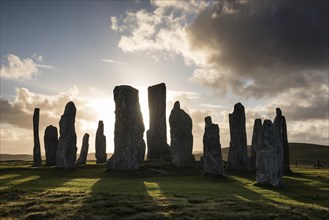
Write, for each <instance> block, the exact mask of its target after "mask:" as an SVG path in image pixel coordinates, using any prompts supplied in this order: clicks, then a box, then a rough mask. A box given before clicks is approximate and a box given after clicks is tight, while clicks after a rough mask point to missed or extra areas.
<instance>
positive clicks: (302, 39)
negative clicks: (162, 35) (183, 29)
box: [189, 1, 328, 98]
mask: <svg viewBox="0 0 329 220" xmlns="http://www.w3.org/2000/svg"><path fill="white" fill-rule="evenodd" d="M189 38H190V43H191V46H192V48H193V49H194V50H199V51H203V52H204V53H205V54H207V62H208V64H209V66H208V68H211V69H215V70H216V71H217V72H216V73H215V74H214V73H212V76H211V77H209V75H208V74H206V73H204V74H199V75H198V74H195V75H194V78H195V79H197V80H198V81H200V82H201V83H203V84H205V85H207V86H211V87H214V88H216V89H229V88H230V89H232V90H233V91H234V92H235V93H237V94H239V95H244V96H253V97H258V98H260V97H263V96H266V95H273V94H277V93H278V92H282V91H284V90H286V89H289V88H291V87H293V88H302V87H304V88H308V87H309V86H310V84H309V81H310V80H313V81H315V80H317V81H318V82H319V83H328V2H327V1H241V2H239V1H220V2H218V4H217V5H216V7H215V8H213V9H212V10H206V11H203V12H202V13H201V14H200V15H199V16H198V17H197V18H196V19H195V21H194V23H193V24H192V25H191V26H190V29H189Z"/></svg>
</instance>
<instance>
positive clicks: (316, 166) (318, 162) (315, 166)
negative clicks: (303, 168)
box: [313, 159, 323, 169]
mask: <svg viewBox="0 0 329 220" xmlns="http://www.w3.org/2000/svg"><path fill="white" fill-rule="evenodd" d="M313 168H318V169H320V168H323V166H322V165H321V163H320V161H319V159H317V160H316V161H315V165H314V166H313Z"/></svg>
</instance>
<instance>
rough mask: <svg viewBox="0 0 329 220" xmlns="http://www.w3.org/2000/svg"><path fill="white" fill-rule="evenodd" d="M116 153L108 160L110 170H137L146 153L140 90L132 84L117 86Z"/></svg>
mask: <svg viewBox="0 0 329 220" xmlns="http://www.w3.org/2000/svg"><path fill="white" fill-rule="evenodd" d="M113 94H114V101H115V130H114V153H113V155H112V157H111V158H110V159H109V160H108V161H107V168H108V170H137V169H139V168H140V167H141V165H142V163H143V161H144V155H145V142H144V139H143V133H144V131H145V127H144V123H143V116H142V112H141V110H140V105H139V98H138V90H137V89H135V88H133V87H131V86H116V87H115V88H114V91H113Z"/></svg>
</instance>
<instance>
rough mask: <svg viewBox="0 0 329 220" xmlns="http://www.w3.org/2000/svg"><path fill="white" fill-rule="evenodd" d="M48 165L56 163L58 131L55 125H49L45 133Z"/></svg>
mask: <svg viewBox="0 0 329 220" xmlns="http://www.w3.org/2000/svg"><path fill="white" fill-rule="evenodd" d="M44 143H45V152H46V165H47V166H55V165H56V152H57V146H58V132H57V128H56V127H55V126H52V125H49V126H48V127H47V128H46V130H45V135H44Z"/></svg>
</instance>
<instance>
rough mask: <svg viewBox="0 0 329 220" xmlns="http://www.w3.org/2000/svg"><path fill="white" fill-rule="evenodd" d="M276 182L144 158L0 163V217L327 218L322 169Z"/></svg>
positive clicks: (327, 186) (328, 173)
mask: <svg viewBox="0 0 329 220" xmlns="http://www.w3.org/2000/svg"><path fill="white" fill-rule="evenodd" d="M293 171H294V174H292V175H290V176H285V177H284V181H285V185H286V187H285V188H284V189H275V188H262V187H258V186H256V185H254V183H255V175H254V174H253V173H238V172H237V173H234V172H230V173H227V174H226V178H217V177H212V176H204V175H203V174H202V170H201V169H200V168H197V167H195V168H191V169H179V170H177V169H174V168H173V167H171V166H170V165H168V164H158V163H154V162H152V161H148V162H146V163H145V166H144V168H143V169H141V170H140V171H136V172H105V165H94V164H89V165H87V166H83V167H78V168H76V169H75V170H59V169H56V168H54V167H40V168H34V167H32V166H31V162H1V163H0V219H48V218H55V219H167V218H168V219H171V218H172V219H329V170H328V169H305V168H304V169H303V168H295V169H293Z"/></svg>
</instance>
